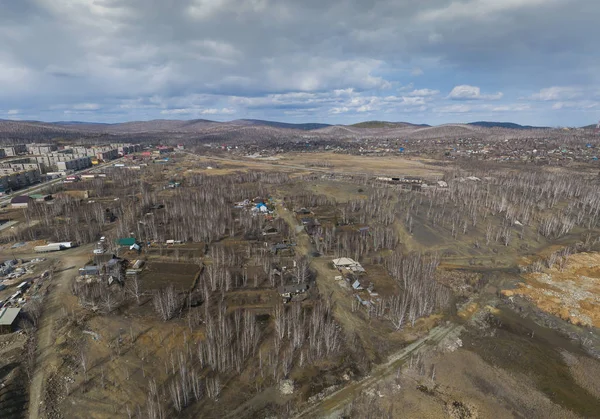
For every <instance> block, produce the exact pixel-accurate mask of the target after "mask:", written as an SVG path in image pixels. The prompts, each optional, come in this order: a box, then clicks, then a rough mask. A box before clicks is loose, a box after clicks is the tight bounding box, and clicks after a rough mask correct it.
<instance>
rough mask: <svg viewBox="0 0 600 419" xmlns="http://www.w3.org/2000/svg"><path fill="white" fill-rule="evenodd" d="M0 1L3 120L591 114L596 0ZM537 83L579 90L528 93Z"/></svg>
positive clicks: (598, 63)
mask: <svg viewBox="0 0 600 419" xmlns="http://www.w3.org/2000/svg"><path fill="white" fill-rule="evenodd" d="M0 10H1V13H0V41H1V42H0V85H1V86H2V89H0V118H1V117H3V112H4V115H6V113H7V112H8V111H12V113H11V115H15V110H18V109H27V110H28V111H27V112H29V113H28V114H27V116H30V117H36V115H38V116H39V115H43V116H44V118H46V119H48V118H50V119H61V117H62V113H64V112H81V110H80V109H79V110H78V109H76V108H77V106H79V105H80V104H91V105H94V106H90V107H92V108H95V109H89V110H87V111H86V117H88V114H93V115H94V118H96V119H97V120H102V118H103V115H114V113H115V112H118V113H119V115H122V118H123V119H135V118H136V116H137V117H140V116H144V117H147V116H148V115H149V116H156V117H160V116H161V115H162V116H163V117H164V115H180V116H182V117H183V116H185V117H187V116H189V115H193V114H198V115H206V114H210V115H215V116H216V117H218V116H219V115H222V116H223V118H232V117H235V116H236V115H242V114H245V113H246V112H251V111H252V109H254V111H255V112H264V113H265V115H266V114H269V115H271V116H272V117H276V118H277V117H279V119H285V118H286V115H292V114H293V115H294V117H297V118H305V119H307V120H309V119H312V118H315V117H317V116H318V117H319V119H322V118H323V116H324V115H325V116H328V117H331V118H332V120H334V121H341V122H342V121H350V120H355V119H357V118H358V119H360V118H365V117H371V116H373V117H377V116H378V115H382V116H386V117H392V118H393V116H394V114H395V113H398V114H402V115H403V118H406V115H407V114H408V116H410V114H411V112H414V113H415V114H416V113H417V112H418V113H419V114H420V115H422V114H423V113H424V112H425V113H426V114H428V115H430V122H434V123H435V122H437V121H444V120H446V118H447V115H448V114H449V113H451V114H454V115H456V114H461V115H464V117H465V118H467V119H468V118H476V117H477V115H478V112H488V113H489V112H490V110H491V109H496V110H495V111H494V112H505V114H503V115H506V116H503V118H506V117H512V116H513V115H514V116H520V117H523V114H522V113H518V112H523V109H524V106H525V105H527V107H528V108H527V109H528V110H527V112H528V114H527V115H526V116H527V117H529V118H532V122H535V121H540V122H541V121H543V120H545V119H551V120H553V121H554V120H555V119H554V118H555V113H556V111H558V110H559V109H560V110H562V111H564V110H565V109H573V110H576V109H577V106H578V104H581V108H582V109H585V110H586V112H587V113H585V114H582V117H581V118H583V117H585V118H592V117H595V116H594V115H593V111H594V110H595V109H597V108H596V106H597V99H598V98H597V97H593V95H591V94H590V93H589V92H588V91H589V90H590V88H591V87H594V86H597V85H598V82H599V81H600V80H599V76H598V74H599V73H598V70H600V58H599V57H600V54H597V53H595V50H596V47H595V40H596V39H599V38H600V29H598V25H596V23H595V17H596V16H599V15H600V3H598V2H596V1H593V0H570V1H567V0H504V1H498V0H467V1H449V0H434V1H427V2H412V1H408V0H404V1H398V0H384V1H377V2H371V1H352V0H346V1H341V0H339V1H338V0H334V1H328V2H324V1H322V0H320V1H316V0H308V1H301V2H300V1H288V0H285V1H274V0H243V1H242V0H182V1H175V0H170V1H165V0H129V1H126V0H95V1H93V2H90V1H87V0H21V1H9V0H0ZM543 89H554V90H552V91H555V92H559V93H560V92H569V91H571V90H573V89H575V90H577V91H580V92H582V93H581V95H580V97H577V98H573V97H559V96H558V95H555V96H554V97H553V99H552V100H551V101H550V102H548V101H540V100H535V95H536V94H538V95H541V94H543V91H544V90H543ZM343 90H347V91H349V92H351V93H349V94H346V95H340V94H339V91H343ZM411 91H412V92H423V93H424V94H423V95H421V96H419V95H418V94H417V93H412V94H409V93H410V92H411ZM433 91H435V92H436V94H433V95H432V94H430V92H433ZM546 91H548V90H546ZM336 92H338V93H336ZM302 93H307V94H311V95H314V97H302V96H301V94H302ZM200 98H201V100H200ZM243 99H245V100H243ZM452 100H462V101H466V102H467V103H466V104H464V105H462V104H461V105H456V103H455V104H454V105H453V104H452V103H451V102H450V101H452ZM567 102H568V103H567ZM559 103H563V105H562V106H561V105H559ZM259 104H260V105H259ZM36 107H37V113H36V110H35V109H36ZM44 112H46V113H44ZM122 112H124V113H122ZM561 115H565V116H564V117H565V118H567V117H569V118H571V117H572V114H568V113H565V112H562V113H561ZM513 119H514V118H513ZM523 122H526V121H523Z"/></svg>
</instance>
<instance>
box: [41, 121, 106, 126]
mask: <svg viewBox="0 0 600 419" xmlns="http://www.w3.org/2000/svg"><path fill="white" fill-rule="evenodd" d="M51 124H53V125H110V124H107V123H105V122H82V121H56V122H51Z"/></svg>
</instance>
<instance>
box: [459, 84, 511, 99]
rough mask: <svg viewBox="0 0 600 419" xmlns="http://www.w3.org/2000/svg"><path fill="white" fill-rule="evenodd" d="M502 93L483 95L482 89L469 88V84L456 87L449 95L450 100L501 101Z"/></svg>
mask: <svg viewBox="0 0 600 419" xmlns="http://www.w3.org/2000/svg"><path fill="white" fill-rule="evenodd" d="M502 96H504V95H503V94H502V92H498V93H496V94H492V95H482V94H481V89H480V88H479V87H477V86H469V85H467V84H463V85H460V86H455V87H454V88H453V89H452V91H451V92H450V94H449V95H448V99H452V100H478V99H486V100H498V99H501V98H502Z"/></svg>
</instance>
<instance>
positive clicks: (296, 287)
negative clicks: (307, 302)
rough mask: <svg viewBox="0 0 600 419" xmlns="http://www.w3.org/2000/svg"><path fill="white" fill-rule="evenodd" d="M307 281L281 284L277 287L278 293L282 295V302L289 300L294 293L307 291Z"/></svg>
mask: <svg viewBox="0 0 600 419" xmlns="http://www.w3.org/2000/svg"><path fill="white" fill-rule="evenodd" d="M308 289H309V286H308V284H307V283H302V284H291V285H283V286H281V287H279V295H281V297H283V301H284V302H286V303H287V302H289V301H290V300H291V299H292V298H293V297H294V296H295V295H298V294H304V293H306V292H307V291H308Z"/></svg>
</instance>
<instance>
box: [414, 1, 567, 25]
mask: <svg viewBox="0 0 600 419" xmlns="http://www.w3.org/2000/svg"><path fill="white" fill-rule="evenodd" d="M559 1H563V2H564V1H565V0H470V1H456V0H455V1H452V3H450V5H448V6H446V7H442V8H438V9H431V10H427V11H424V12H421V13H420V14H419V15H418V16H417V19H418V20H421V21H423V22H439V21H449V22H451V21H454V20H457V19H493V18H495V17H497V16H496V15H497V14H499V13H504V12H508V11H515V10H519V9H523V8H533V7H537V6H542V5H547V4H548V3H551V2H559Z"/></svg>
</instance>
